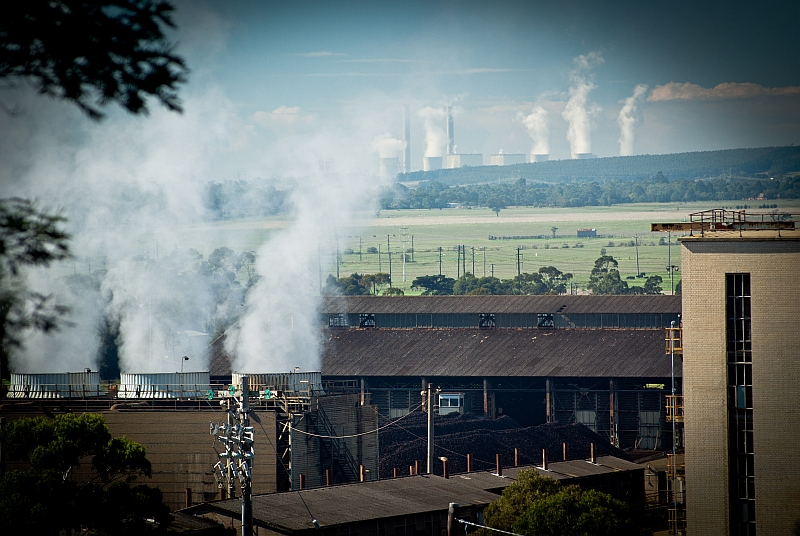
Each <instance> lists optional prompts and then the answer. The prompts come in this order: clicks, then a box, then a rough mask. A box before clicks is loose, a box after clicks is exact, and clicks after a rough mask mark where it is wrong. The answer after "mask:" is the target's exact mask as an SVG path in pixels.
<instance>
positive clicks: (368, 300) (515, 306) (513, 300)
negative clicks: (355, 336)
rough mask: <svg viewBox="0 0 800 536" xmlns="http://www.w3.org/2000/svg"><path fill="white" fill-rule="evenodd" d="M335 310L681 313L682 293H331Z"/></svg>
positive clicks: (328, 302)
mask: <svg viewBox="0 0 800 536" xmlns="http://www.w3.org/2000/svg"><path fill="white" fill-rule="evenodd" d="M322 312H323V313H324V314H334V313H375V314H385V313H450V314H458V313H462V314H465V313H534V314H535V313H555V312H560V313H564V314H570V313H633V314H638V313H676V314H677V313H680V312H681V297H680V296H665V295H652V296H650V295H633V296H594V295H588V296H583V295H582V296H569V295H564V296H505V295H499V296H498V295H492V296H393V297H387V296H333V297H328V298H326V299H325V303H324V304H323V307H322Z"/></svg>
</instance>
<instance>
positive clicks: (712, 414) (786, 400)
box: [654, 211, 800, 536]
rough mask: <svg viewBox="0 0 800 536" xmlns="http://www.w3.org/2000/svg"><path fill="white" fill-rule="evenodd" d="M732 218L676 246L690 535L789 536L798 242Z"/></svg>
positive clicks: (771, 226)
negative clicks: (680, 278) (679, 248)
mask: <svg viewBox="0 0 800 536" xmlns="http://www.w3.org/2000/svg"><path fill="white" fill-rule="evenodd" d="M716 212H722V211H716ZM728 214H730V213H728ZM734 214H735V217H734V218H733V219H732V220H731V221H728V220H729V219H730V218H728V217H725V218H723V219H722V220H720V222H717V221H716V218H715V220H714V221H712V222H711V223H710V224H709V223H701V224H700V225H699V226H697V225H696V224H697V222H694V223H693V224H692V225H695V227H693V228H692V229H693V236H685V237H683V238H681V239H680V243H681V245H682V247H683V251H682V252H681V259H682V271H683V274H682V275H683V358H684V361H683V381H684V384H683V394H684V417H685V445H686V457H685V462H686V479H687V486H688V490H687V494H686V505H687V506H686V508H687V510H686V515H687V531H688V533H689V534H692V535H693V536H700V535H706V534H707V535H715V536H716V535H721V534H731V535H753V534H759V535H762V534H763V535H768V534H769V535H772V534H790V533H791V532H792V526H793V525H794V523H795V522H797V520H798V519H800V463H798V461H797V456H796V452H797V448H798V444H800V411H799V410H798V406H797V404H798V399H800V275H799V274H800V272H799V271H798V270H800V230H794V229H793V227H794V224H793V223H792V222H790V221H781V222H778V221H772V222H769V221H766V222H764V221H762V222H760V223H761V224H759V222H755V221H752V218H750V219H751V221H747V218H744V219H743V218H742V217H741V216H742V213H734ZM748 216H751V215H748ZM778 223H780V225H779V224H778ZM655 225H659V224H654V228H655ZM675 225H676V226H678V225H680V224H675ZM698 229H699V230H701V232H699V233H698V232H697V230H698ZM665 230H667V229H665ZM670 230H671V229H670ZM675 230H677V228H676V229H675Z"/></svg>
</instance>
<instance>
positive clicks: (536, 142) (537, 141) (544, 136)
mask: <svg viewBox="0 0 800 536" xmlns="http://www.w3.org/2000/svg"><path fill="white" fill-rule="evenodd" d="M520 115H522V114H520ZM521 120H522V124H523V125H525V128H527V129H528V135H529V136H530V137H531V139H533V146H532V147H531V154H549V153H550V128H549V127H548V126H547V110H545V109H544V108H542V107H541V106H534V107H533V111H532V112H531V113H530V114H528V115H527V116H524V117H521Z"/></svg>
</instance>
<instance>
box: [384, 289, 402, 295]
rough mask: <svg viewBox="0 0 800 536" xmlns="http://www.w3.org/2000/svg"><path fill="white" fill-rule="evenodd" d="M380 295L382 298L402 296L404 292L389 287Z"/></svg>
mask: <svg viewBox="0 0 800 536" xmlns="http://www.w3.org/2000/svg"><path fill="white" fill-rule="evenodd" d="M381 294H382V295H384V296H404V295H405V292H403V289H401V288H397V287H389V288H387V289H386V290H384V291H383V292H382V293H381Z"/></svg>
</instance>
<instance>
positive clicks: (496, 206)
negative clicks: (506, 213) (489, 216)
mask: <svg viewBox="0 0 800 536" xmlns="http://www.w3.org/2000/svg"><path fill="white" fill-rule="evenodd" d="M489 208H490V209H492V211H493V212H494V214H495V216H497V217H498V218H499V217H500V211H501V210H503V209H504V208H506V205H505V203H503V201H502V200H501V199H500V198H497V197H495V198H492V199H490V200H489Z"/></svg>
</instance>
